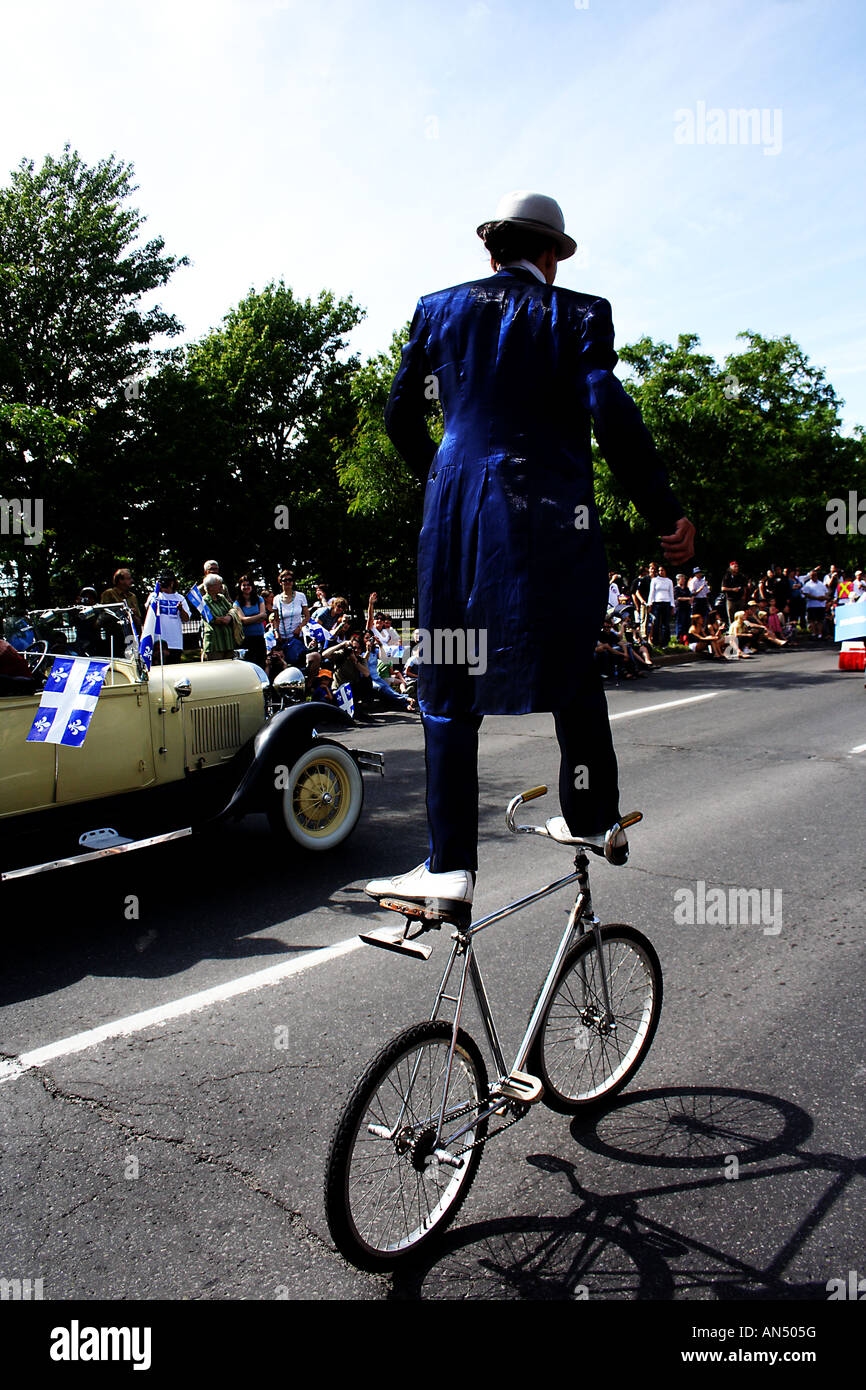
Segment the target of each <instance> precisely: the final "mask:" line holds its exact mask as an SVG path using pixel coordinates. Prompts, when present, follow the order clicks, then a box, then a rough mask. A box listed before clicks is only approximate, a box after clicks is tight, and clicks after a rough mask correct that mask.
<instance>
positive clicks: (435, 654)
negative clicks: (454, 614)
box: [415, 627, 487, 676]
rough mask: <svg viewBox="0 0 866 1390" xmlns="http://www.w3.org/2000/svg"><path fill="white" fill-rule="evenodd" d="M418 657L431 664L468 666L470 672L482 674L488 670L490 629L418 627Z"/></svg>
mask: <svg viewBox="0 0 866 1390" xmlns="http://www.w3.org/2000/svg"><path fill="white" fill-rule="evenodd" d="M415 659H416V660H417V661H418V662H420V663H422V664H424V665H428V666H466V667H467V668H468V670H469V674H470V676H483V675H484V673H485V671H486V670H487V629H486V628H485V627H477V628H476V627H434V628H432V629H430V630H429V631H428V629H427V628H423V627H422V628H419V629H418V652H417V656H416V658H415Z"/></svg>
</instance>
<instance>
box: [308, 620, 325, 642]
mask: <svg viewBox="0 0 866 1390" xmlns="http://www.w3.org/2000/svg"><path fill="white" fill-rule="evenodd" d="M307 632H308V633H309V634H310V636H311V637H312V639H313V641H314V642H324V643H325V645H326V646H327V644H328V642H330V640H331V634H330V632H329V631H328V629H327V628H326V627H322V624H321V623H317V622H315V620H314V619H313V618H311V619H310V621H309V622H308V623H307Z"/></svg>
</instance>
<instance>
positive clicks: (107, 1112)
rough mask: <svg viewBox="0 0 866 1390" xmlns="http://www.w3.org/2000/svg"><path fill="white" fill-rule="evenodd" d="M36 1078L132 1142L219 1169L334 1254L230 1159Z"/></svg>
mask: <svg viewBox="0 0 866 1390" xmlns="http://www.w3.org/2000/svg"><path fill="white" fill-rule="evenodd" d="M39 1079H40V1081H41V1083H42V1086H43V1088H44V1089H45V1091H46V1092H47V1093H48V1095H49V1096H50V1097H51V1099H52V1100H61V1101H66V1102H67V1103H68V1104H70V1105H77V1106H80V1107H81V1108H82V1109H85V1110H89V1111H90V1112H91V1114H94V1115H96V1116H98V1118H99V1119H101V1120H103V1121H104V1122H105V1123H106V1124H110V1125H114V1126H115V1127H116V1128H117V1129H120V1130H122V1131H123V1133H124V1134H126V1135H129V1136H130V1137H131V1138H133V1139H142V1140H150V1141H151V1142H152V1143H155V1144H169V1145H171V1146H172V1147H173V1148H175V1149H177V1150H179V1151H180V1152H181V1153H184V1154H186V1155H187V1156H188V1157H189V1158H192V1159H193V1161H194V1162H195V1163H204V1164H207V1165H208V1166H209V1167H213V1168H218V1169H220V1171H222V1172H223V1173H225V1174H226V1175H227V1176H228V1177H231V1178H235V1179H236V1180H238V1181H239V1182H241V1183H243V1185H244V1186H245V1187H247V1188H249V1189H250V1191H251V1192H254V1193H255V1194H256V1195H257V1196H259V1197H264V1198H265V1199H266V1200H267V1201H270V1202H272V1203H273V1204H274V1206H276V1207H277V1208H278V1209H279V1210H280V1211H281V1212H282V1213H283V1214H284V1215H285V1216H287V1217H288V1218H289V1222H290V1224H291V1226H292V1229H293V1232H294V1234H295V1235H296V1236H299V1237H300V1238H301V1239H303V1240H305V1241H306V1242H307V1244H308V1245H312V1246H315V1247H316V1248H317V1249H318V1250H320V1251H325V1252H327V1253H328V1254H329V1255H333V1254H335V1253H336V1252H335V1249H334V1247H333V1246H332V1245H330V1244H329V1242H328V1241H326V1240H324V1239H323V1238H322V1237H321V1236H320V1235H319V1234H318V1233H317V1232H316V1231H314V1230H313V1229H312V1228H311V1227H310V1226H309V1225H308V1224H307V1222H306V1221H305V1220H304V1218H303V1216H302V1215H301V1213H300V1212H299V1211H297V1210H296V1209H295V1208H294V1207H292V1206H290V1205H289V1203H288V1202H286V1201H285V1200H284V1199H283V1198H282V1197H280V1196H279V1195H278V1194H277V1193H275V1192H271V1191H270V1190H269V1189H268V1188H267V1187H265V1186H263V1184H262V1183H261V1182H260V1180H259V1179H258V1178H257V1177H256V1176H255V1174H254V1173H250V1172H248V1171H247V1170H246V1169H245V1168H241V1167H240V1166H239V1165H238V1164H236V1163H233V1162H232V1161H231V1160H230V1159H225V1158H219V1157H217V1156H215V1155H212V1154H206V1153H202V1152H200V1151H199V1150H198V1149H196V1148H195V1146H194V1145H192V1144H190V1142H189V1141H188V1140H186V1139H183V1138H181V1137H174V1136H172V1135H169V1134H155V1133H153V1132H152V1131H150V1130H147V1129H137V1128H136V1126H135V1125H133V1124H131V1123H130V1122H129V1121H128V1120H124V1119H123V1118H122V1117H121V1116H120V1115H118V1114H117V1113H116V1112H115V1111H113V1110H112V1109H111V1107H110V1106H109V1105H108V1104H107V1103H106V1102H105V1101H102V1100H99V1099H97V1098H96V1097H94V1096H82V1095H77V1094H76V1093H75V1092H73V1091H66V1090H64V1089H63V1087H61V1086H60V1085H59V1083H58V1082H57V1081H56V1080H55V1079H54V1078H53V1077H52V1076H50V1075H49V1074H48V1073H47V1072H46V1071H44V1070H41V1071H40V1073H39ZM72 1210H75V1208H74V1207H73V1208H72Z"/></svg>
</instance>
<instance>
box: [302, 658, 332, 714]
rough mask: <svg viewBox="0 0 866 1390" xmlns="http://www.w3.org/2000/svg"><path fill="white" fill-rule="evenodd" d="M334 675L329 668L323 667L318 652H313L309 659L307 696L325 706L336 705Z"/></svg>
mask: <svg viewBox="0 0 866 1390" xmlns="http://www.w3.org/2000/svg"><path fill="white" fill-rule="evenodd" d="M333 680H334V673H333V671H332V670H331V669H330V667H328V666H323V665H322V658H321V656H320V655H319V653H318V652H311V653H310V655H309V656H308V657H307V670H306V681H307V695H308V696H309V698H310V699H311V700H313V701H316V702H318V703H319V704H323V705H334V704H336V703H337V702H336V700H335V699H334V690H333Z"/></svg>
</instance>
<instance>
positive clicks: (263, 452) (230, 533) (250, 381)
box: [126, 281, 363, 584]
mask: <svg viewBox="0 0 866 1390" xmlns="http://www.w3.org/2000/svg"><path fill="white" fill-rule="evenodd" d="M362 317H363V310H362V309H361V308H360V307H359V306H357V305H355V304H354V303H353V302H352V300H351V299H342V300H337V299H335V298H334V296H333V295H332V294H330V293H328V292H326V291H325V292H322V293H321V294H320V295H319V296H318V299H316V300H315V301H312V300H309V299H306V300H300V299H297V298H296V297H295V296H294V294H293V293H292V291H291V289H290V288H289V287H288V286H287V285H285V284H284V283H283V282H282V281H280V282H279V283H272V284H269V285H267V286H266V287H265V289H264V290H261V291H253V290H251V291H250V293H249V294H248V295H247V296H246V297H245V298H244V299H243V300H242V301H241V303H240V304H239V305H238V306H237V307H236V308H234V309H231V310H230V311H229V312H228V313H227V314H226V316H225V318H224V319H223V321H222V324H221V325H220V327H219V328H217V329H215V330H214V331H213V332H211V333H209V334H207V335H206V336H205V337H204V338H203V339H202V340H201V341H200V342H198V343H195V344H193V345H192V346H190V348H189V349H188V350H187V351H186V352H185V353H183V354H180V353H178V354H174V355H173V356H172V358H171V360H168V361H166V362H165V363H164V365H163V368H162V370H161V371H160V372H159V373H158V374H157V375H156V376H155V377H153V378H152V379H151V380H150V381H149V382H148V383H147V387H146V390H145V391H144V393H143V395H142V402H141V410H140V417H139V419H140V427H139V430H138V432H137V435H136V437H135V439H134V440H133V441H132V442H131V444H130V448H129V450H128V458H129V467H128V468H127V470H126V471H127V473H128V474H129V475H130V476H132V477H133V478H134V479H135V480H136V489H137V491H136V494H135V496H136V505H137V522H136V524H137V526H138V536H139V543H140V544H141V545H144V544H145V543H146V541H147V537H148V536H150V543H151V549H153V545H154V541H155V538H157V537H164V538H166V555H167V556H169V557H170V558H171V560H172V562H173V564H174V566H175V567H176V568H178V569H179V570H180V571H181V572H182V573H185V574H187V575H190V576H192V577H197V576H198V573H199V569H200V565H201V561H202V559H203V558H204V557H205V555H206V554H207V555H214V556H216V557H217V558H218V559H219V562H220V564H221V565H222V567H223V570H224V572H225V578H226V579H227V580H228V581H229V583H230V584H233V582H234V580H235V579H236V578H237V575H238V574H239V573H241V572H242V571H245V570H249V569H252V570H254V571H255V572H258V573H264V574H265V575H266V576H267V577H268V578H269V579H271V580H273V578H274V574H275V571H276V570H277V568H278V566H279V565H281V564H286V563H292V564H294V565H295V566H297V567H299V569H298V572H299V573H300V572H301V568H303V569H304V570H310V569H318V568H319V567H322V564H323V562H322V555H323V553H324V555H325V557H326V560H325V567H328V568H330V564H329V562H328V560H327V557H328V556H330V555H332V554H333V553H334V550H335V548H336V549H337V551H338V553H340V554H342V553H343V543H344V540H345V537H344V535H343V532H344V531H345V525H346V504H345V499H344V498H343V497H342V496H341V494H340V491H339V485H338V482H337V476H336V471H335V463H334V454H335V444H334V440H335V439H337V438H339V437H340V436H342V435H343V434H345V433H347V432H348V430H349V429H350V427H351V402H350V397H349V382H350V379H351V375H352V373H353V371H354V370H355V368H356V367H357V359H356V358H354V357H351V356H349V357H347V356H346V346H347V339H346V335H347V334H348V333H349V332H350V331H351V329H352V328H354V327H355V325H356V324H357V323H358V322H359V321H360V320H361V318H362ZM156 479H158V484H157V483H156V481H155V480H156Z"/></svg>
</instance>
